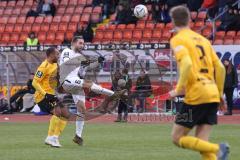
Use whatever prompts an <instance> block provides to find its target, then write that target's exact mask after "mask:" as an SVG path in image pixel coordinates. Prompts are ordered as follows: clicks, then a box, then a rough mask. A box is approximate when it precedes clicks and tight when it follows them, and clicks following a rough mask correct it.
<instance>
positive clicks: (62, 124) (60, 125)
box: [54, 118, 67, 137]
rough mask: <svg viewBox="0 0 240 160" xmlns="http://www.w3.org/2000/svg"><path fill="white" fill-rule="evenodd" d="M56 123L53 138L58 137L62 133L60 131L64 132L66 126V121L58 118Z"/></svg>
mask: <svg viewBox="0 0 240 160" xmlns="http://www.w3.org/2000/svg"><path fill="white" fill-rule="evenodd" d="M58 119H59V120H58V123H57V125H56V128H55V131H54V136H57V137H58V136H60V134H61V133H62V131H63V130H64V128H65V127H66V125H67V120H66V119H63V118H58Z"/></svg>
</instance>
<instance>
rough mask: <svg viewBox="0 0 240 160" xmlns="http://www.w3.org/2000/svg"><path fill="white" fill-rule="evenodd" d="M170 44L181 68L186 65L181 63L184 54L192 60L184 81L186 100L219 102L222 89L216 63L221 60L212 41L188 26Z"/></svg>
mask: <svg viewBox="0 0 240 160" xmlns="http://www.w3.org/2000/svg"><path fill="white" fill-rule="evenodd" d="M170 45H171V48H172V49H173V53H174V56H175V58H176V61H177V65H178V68H179V69H180V70H181V67H182V66H183V65H184V64H180V62H181V59H182V58H183V57H184V56H189V57H190V60H191V68H190V72H189V73H188V75H187V77H186V82H184V84H185V85H184V88H183V90H184V92H185V98H184V102H185V103H186V104H190V105H198V104H204V103H213V102H219V101H220V96H221V93H220V92H222V91H219V88H218V86H217V84H216V82H215V73H214V72H215V68H214V66H216V65H214V63H218V64H219V63H220V62H219V58H218V57H217V55H216V53H215V51H214V50H213V48H212V45H211V43H210V42H209V41H208V40H207V39H206V38H204V37H203V36H201V35H200V34H198V33H196V32H194V31H192V30H191V29H187V28H186V29H182V30H180V31H179V32H178V33H177V34H176V35H175V36H174V37H173V38H172V39H171V41H170ZM181 65H182V66H181ZM220 65H221V64H220ZM220 78H221V77H220ZM223 81H224V80H223ZM178 83H179V82H178Z"/></svg>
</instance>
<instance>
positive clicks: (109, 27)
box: [107, 24, 117, 30]
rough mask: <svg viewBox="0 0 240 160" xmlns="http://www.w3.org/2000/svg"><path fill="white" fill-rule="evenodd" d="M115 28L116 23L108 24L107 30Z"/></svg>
mask: <svg viewBox="0 0 240 160" xmlns="http://www.w3.org/2000/svg"><path fill="white" fill-rule="evenodd" d="M116 28H117V25H115V24H110V25H109V26H108V28H107V29H108V30H115V29H116Z"/></svg>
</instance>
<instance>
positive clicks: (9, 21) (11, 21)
mask: <svg viewBox="0 0 240 160" xmlns="http://www.w3.org/2000/svg"><path fill="white" fill-rule="evenodd" d="M16 22H17V17H9V19H8V23H9V24H15V23H16Z"/></svg>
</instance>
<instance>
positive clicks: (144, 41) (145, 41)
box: [140, 39, 149, 43]
mask: <svg viewBox="0 0 240 160" xmlns="http://www.w3.org/2000/svg"><path fill="white" fill-rule="evenodd" d="M140 43H149V40H148V39H141V40H140Z"/></svg>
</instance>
